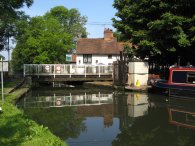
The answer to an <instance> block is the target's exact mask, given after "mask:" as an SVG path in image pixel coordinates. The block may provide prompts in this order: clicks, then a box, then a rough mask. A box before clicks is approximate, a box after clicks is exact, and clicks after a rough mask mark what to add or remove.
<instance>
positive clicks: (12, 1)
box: [0, 0, 33, 50]
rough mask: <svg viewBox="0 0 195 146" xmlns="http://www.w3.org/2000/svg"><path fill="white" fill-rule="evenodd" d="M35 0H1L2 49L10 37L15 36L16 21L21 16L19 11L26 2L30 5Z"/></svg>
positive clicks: (0, 38)
mask: <svg viewBox="0 0 195 146" xmlns="http://www.w3.org/2000/svg"><path fill="white" fill-rule="evenodd" d="M32 3H33V0H17V1H16V0H1V2H0V50H3V49H5V45H6V44H7V43H8V41H9V38H10V37H12V36H15V35H14V34H15V33H14V32H15V21H16V20H17V19H19V18H20V15H21V11H18V9H19V8H21V7H22V6H23V5H24V4H26V5H27V7H30V6H31V5H32Z"/></svg>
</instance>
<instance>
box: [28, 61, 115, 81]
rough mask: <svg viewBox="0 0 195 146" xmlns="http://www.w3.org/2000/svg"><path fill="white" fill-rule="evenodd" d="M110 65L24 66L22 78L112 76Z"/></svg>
mask: <svg viewBox="0 0 195 146" xmlns="http://www.w3.org/2000/svg"><path fill="white" fill-rule="evenodd" d="M112 74H113V66H112V65H76V64H24V76H29V75H30V76H38V77H39V76H46V75H47V76H48V75H49V76H54V78H55V76H58V75H69V76H70V77H71V76H72V75H84V76H85V77H86V76H87V75H97V76H99V77H100V76H101V75H112Z"/></svg>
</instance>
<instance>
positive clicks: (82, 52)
mask: <svg viewBox="0 0 195 146" xmlns="http://www.w3.org/2000/svg"><path fill="white" fill-rule="evenodd" d="M124 45H125V43H122V42H117V39H116V38H115V37H114V36H113V32H112V30H111V29H105V30H104V38H80V39H79V40H78V42H77V52H76V54H77V58H76V64H77V65H85V64H90V65H112V63H113V61H116V60H117V59H119V55H120V51H122V50H123V47H124ZM128 45H129V43H128Z"/></svg>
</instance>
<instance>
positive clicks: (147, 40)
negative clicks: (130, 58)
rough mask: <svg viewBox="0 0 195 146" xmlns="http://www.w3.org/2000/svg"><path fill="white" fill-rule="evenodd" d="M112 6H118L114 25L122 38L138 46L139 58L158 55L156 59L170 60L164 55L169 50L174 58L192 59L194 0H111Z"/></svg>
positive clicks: (194, 23)
mask: <svg viewBox="0 0 195 146" xmlns="http://www.w3.org/2000/svg"><path fill="white" fill-rule="evenodd" d="M113 6H114V8H116V9H117V10H118V12H117V13H116V16H117V17H118V18H113V22H114V26H115V27H116V28H117V31H118V32H120V33H121V34H122V38H123V40H130V41H132V42H133V43H134V44H136V45H138V46H139V49H138V55H139V56H140V57H141V58H145V57H149V56H160V57H158V58H159V60H157V61H158V62H160V60H164V63H169V62H171V60H165V58H166V59H167V56H168V55H170V53H171V54H172V55H173V56H172V57H171V58H172V59H173V58H174V59H175V61H176V59H177V56H181V58H183V60H182V61H183V62H187V61H191V62H194V63H195V59H194V57H193V55H191V54H192V52H194V49H193V48H194V38H195V37H194V36H195V31H194V30H195V29H194V25H195V16H194V14H195V2H194V0H188V1H185V0H180V1H161V0H139V1H134V0H125V1H123V0H115V1H114V4H113ZM173 51H174V53H173ZM184 52H185V53H184ZM161 63H163V62H161Z"/></svg>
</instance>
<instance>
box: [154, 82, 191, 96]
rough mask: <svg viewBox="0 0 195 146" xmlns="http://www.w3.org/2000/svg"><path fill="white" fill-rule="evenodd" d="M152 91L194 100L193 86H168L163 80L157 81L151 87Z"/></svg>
mask: <svg viewBox="0 0 195 146" xmlns="http://www.w3.org/2000/svg"><path fill="white" fill-rule="evenodd" d="M152 87H153V89H154V90H157V91H161V92H162V93H166V94H167V95H168V96H174V97H182V98H194V99H195V86H194V85H187V84H169V83H168V82H167V81H165V80H157V81H155V82H154V83H153V85H152Z"/></svg>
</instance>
